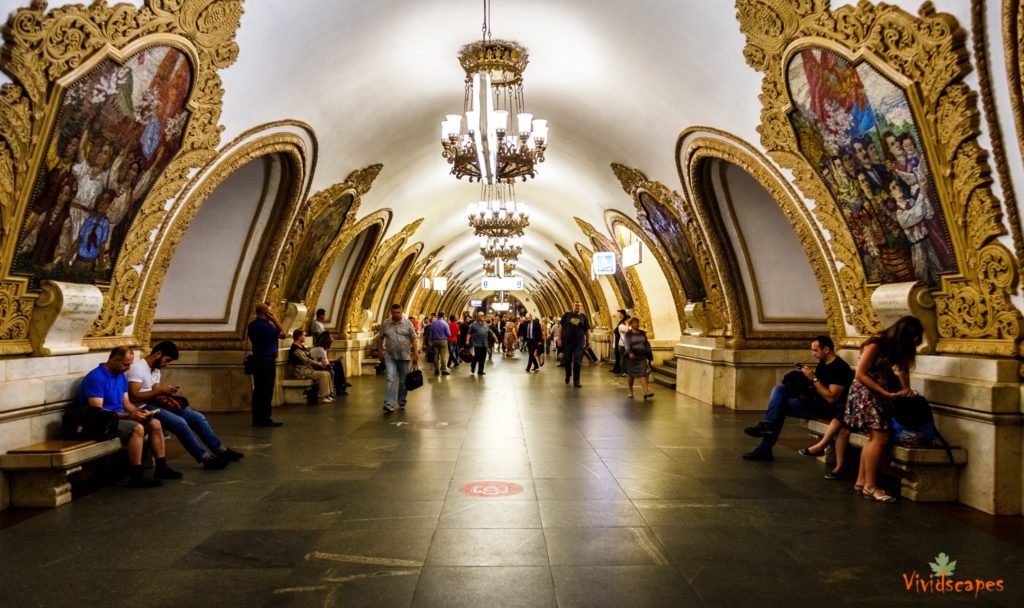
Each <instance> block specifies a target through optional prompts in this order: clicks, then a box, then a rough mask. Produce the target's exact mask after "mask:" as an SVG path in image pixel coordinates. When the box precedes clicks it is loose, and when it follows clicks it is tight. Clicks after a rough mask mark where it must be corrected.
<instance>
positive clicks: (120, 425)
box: [117, 420, 139, 443]
mask: <svg viewBox="0 0 1024 608" xmlns="http://www.w3.org/2000/svg"><path fill="white" fill-rule="evenodd" d="M137 426H139V423H138V422H136V421H135V420H118V421H117V436H118V437H120V438H121V443H128V440H129V439H131V438H132V433H134V432H135V427H137Z"/></svg>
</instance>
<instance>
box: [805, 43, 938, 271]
mask: <svg viewBox="0 0 1024 608" xmlns="http://www.w3.org/2000/svg"><path fill="white" fill-rule="evenodd" d="M787 79H788V83H789V91H790V97H791V101H792V104H793V108H794V109H793V112H792V113H791V114H790V121H791V123H792V125H793V129H794V130H795V132H796V135H797V140H798V142H799V146H800V151H801V152H802V153H803V154H804V156H805V157H806V158H807V159H808V160H809V161H810V162H811V164H812V166H814V167H815V168H816V169H817V171H818V174H819V175H820V176H821V178H822V180H823V181H824V183H825V185H826V186H827V187H828V189H829V192H830V193H831V194H832V197H833V198H834V199H835V202H836V204H837V205H838V207H839V210H840V211H841V212H842V214H843V218H844V219H845V220H846V224H847V226H848V227H849V229H850V234H851V235H852V236H853V241H854V243H855V245H856V247H857V252H858V254H859V256H860V259H861V261H862V262H863V265H864V273H865V275H866V277H867V280H868V282H870V283H899V282H904V281H914V280H918V281H923V282H925V283H927V284H928V285H931V286H937V285H938V283H939V275H941V274H942V273H946V272H955V271H956V270H957V262H956V256H955V255H954V251H953V247H952V245H951V242H950V238H949V229H948V227H947V224H946V218H945V215H944V213H943V210H942V205H941V204H940V202H939V198H938V194H937V191H936V188H935V182H934V181H933V179H932V174H931V170H930V167H929V164H928V161H927V159H926V158H925V153H924V148H923V147H922V145H921V137H920V134H919V132H918V129H917V126H916V124H915V122H914V116H913V113H912V110H911V106H910V102H909V100H908V99H907V95H906V93H905V92H904V91H903V89H901V88H900V87H898V86H897V85H896V84H894V83H893V82H891V81H890V80H889V79H887V78H886V77H885V76H883V75H882V74H881V73H880V72H878V71H877V70H876V69H875V68H874V67H872V66H871V65H870V64H868V63H867V62H863V61H862V62H860V63H859V64H856V65H854V64H851V63H850V62H848V61H847V60H846V59H844V58H842V57H840V56H839V55H837V54H835V53H833V52H830V51H826V50H822V49H818V48H807V49H803V50H801V51H800V52H798V53H796V54H795V55H794V56H793V58H792V59H791V60H790V62H789V66H788V78H787Z"/></svg>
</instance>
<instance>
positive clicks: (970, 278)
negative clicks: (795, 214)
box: [736, 0, 1021, 357]
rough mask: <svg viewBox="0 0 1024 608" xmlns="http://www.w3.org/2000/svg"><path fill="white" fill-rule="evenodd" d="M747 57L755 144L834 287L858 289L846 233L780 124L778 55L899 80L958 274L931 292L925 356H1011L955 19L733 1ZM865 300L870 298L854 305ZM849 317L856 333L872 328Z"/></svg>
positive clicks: (986, 176)
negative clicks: (806, 227)
mask: <svg viewBox="0 0 1024 608" xmlns="http://www.w3.org/2000/svg"><path fill="white" fill-rule="evenodd" d="M736 6H737V18H738V19H739V23H740V30H741V31H742V32H743V33H744V34H745V35H746V37H747V45H746V47H745V48H744V56H745V58H746V60H747V63H748V64H749V65H750V66H751V67H753V68H754V69H755V70H757V71H759V72H761V73H763V74H764V78H763V81H762V88H761V96H760V98H761V102H762V112H761V126H760V127H759V132H760V134H761V143H762V145H763V146H764V147H765V149H766V150H767V151H768V154H769V156H771V157H772V158H773V159H774V160H775V161H776V162H777V163H778V164H779V165H780V166H782V167H785V168H788V169H791V170H792V171H793V175H794V178H795V182H796V184H797V187H798V188H799V189H800V190H801V191H802V192H803V194H804V196H805V197H806V198H808V199H810V200H814V201H816V202H817V204H816V205H815V208H814V215H815V217H816V218H817V219H818V221H819V222H820V223H821V225H822V226H823V227H824V228H825V229H826V230H828V231H829V232H830V233H831V234H832V239H831V240H830V245H831V247H832V250H833V253H834V255H835V258H836V260H837V261H838V262H840V263H841V264H842V268H840V270H839V275H840V284H841V286H842V288H843V291H844V295H845V296H846V297H847V299H848V300H850V299H851V298H850V296H851V295H852V294H855V293H856V292H861V291H863V292H865V293H870V291H871V290H872V289H873V287H874V286H869V285H867V283H866V280H865V277H864V273H863V269H862V267H861V264H860V260H859V259H858V258H857V256H856V254H855V250H854V249H853V244H852V238H851V236H850V234H849V232H848V230H847V229H846V227H845V226H844V225H843V223H842V219H841V216H840V213H839V211H838V208H837V206H836V204H835V202H834V201H833V200H832V199H831V197H830V195H829V194H828V191H827V190H826V189H825V186H824V184H823V182H822V181H821V179H820V178H819V177H818V175H817V173H816V172H815V170H814V168H813V167H811V165H810V163H808V162H807V160H806V159H805V158H804V156H803V155H802V154H801V153H800V151H799V149H798V147H797V141H796V137H795V135H794V133H793V130H792V128H791V127H790V125H789V121H788V113H789V111H790V101H789V93H788V83H787V80H786V73H785V69H786V62H787V60H788V58H789V56H790V55H791V54H792V53H793V52H795V51H796V50H797V49H799V48H802V47H805V46H808V45H814V46H817V47H822V48H827V49H829V50H832V51H835V52H837V53H839V54H840V55H842V56H843V57H846V58H847V59H849V60H850V61H853V62H858V61H868V62H869V63H870V64H871V65H872V66H873V67H874V68H876V69H878V70H879V71H881V72H882V73H883V74H885V75H886V76H887V77H889V78H890V79H891V80H893V81H894V82H896V83H897V84H898V85H901V86H903V87H904V90H905V91H906V93H907V96H908V99H909V100H910V103H911V106H912V108H913V110H914V118H915V120H916V122H917V127H918V130H919V132H920V134H921V138H922V141H923V143H924V146H925V153H926V154H927V156H928V159H929V162H930V163H931V164H932V166H933V176H934V179H935V181H936V186H937V188H938V190H939V198H940V202H941V204H942V207H943V209H944V211H945V213H946V216H947V219H948V224H949V227H950V231H951V233H952V234H951V238H952V241H953V246H954V249H955V250H956V254H957V259H958V261H959V266H960V273H959V274H955V275H945V276H943V279H942V285H941V287H940V288H939V289H938V290H936V291H934V292H933V294H932V295H933V298H934V300H935V308H936V313H937V317H938V322H937V325H938V332H939V342H938V344H937V346H936V351H937V352H946V353H967V354H982V355H995V356H1007V357H1012V356H1016V355H1017V354H1018V343H1019V340H1020V334H1021V314H1020V312H1019V311H1018V310H1017V309H1016V308H1015V307H1014V305H1013V303H1012V302H1011V300H1010V295H1011V292H1012V291H1013V290H1014V289H1015V288H1016V285H1017V278H1018V277H1017V273H1018V269H1017V266H1016V262H1015V260H1014V257H1013V255H1012V254H1011V253H1010V251H1009V250H1007V249H1006V248H1005V247H1004V246H1003V245H1002V244H1000V243H999V242H998V240H997V239H998V237H999V236H1001V235H1002V234H1004V232H1005V230H1004V228H1003V225H1002V222H1001V215H1002V214H1001V210H1000V206H999V201H998V200H997V199H996V197H995V195H994V194H993V193H992V189H991V184H992V179H991V177H990V171H991V170H990V168H989V166H988V163H987V161H986V152H985V151H984V150H983V149H982V148H981V146H980V145H979V143H978V137H979V135H980V128H979V111H978V108H977V95H976V94H975V93H974V91H972V90H971V89H970V88H969V87H968V86H967V85H966V84H965V83H964V82H963V79H964V77H965V76H966V74H967V73H968V72H969V71H970V65H969V62H968V56H967V50H966V48H965V46H964V39H965V33H964V32H963V30H962V29H961V27H960V26H959V24H958V23H957V21H956V19H955V18H953V17H952V16H951V15H948V14H945V13H937V12H936V11H935V9H934V7H933V6H932V4H931V3H930V2H925V3H924V4H923V5H922V7H921V9H920V11H919V15H918V16H914V15H911V14H909V13H907V12H905V11H903V10H902V9H900V8H898V7H894V6H891V5H887V4H883V3H879V4H871V3H869V2H867V1H866V0H862V1H861V2H860V3H858V4H857V5H856V6H842V7H840V8H838V9H836V10H834V11H833V10H832V9H831V7H830V2H829V1H828V0H806V1H804V2H800V3H793V2H790V1H788V0H737V2H736ZM866 305H867V306H870V302H866ZM871 312H872V314H871V315H860V317H859V319H858V317H853V318H852V319H851V320H853V321H855V322H857V323H856V325H855V327H856V329H857V331H859V332H861V333H869V332H870V331H872V330H875V329H877V325H875V324H872V323H867V322H865V321H866V320H868V319H870V317H871V316H873V311H871Z"/></svg>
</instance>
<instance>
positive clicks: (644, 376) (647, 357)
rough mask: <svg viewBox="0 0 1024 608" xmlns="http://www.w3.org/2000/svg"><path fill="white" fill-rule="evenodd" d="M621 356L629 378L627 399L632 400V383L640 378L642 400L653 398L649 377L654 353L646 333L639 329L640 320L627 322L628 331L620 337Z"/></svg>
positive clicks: (635, 319)
mask: <svg viewBox="0 0 1024 608" xmlns="http://www.w3.org/2000/svg"><path fill="white" fill-rule="evenodd" d="M622 347H623V354H624V355H625V360H624V363H625V365H624V367H625V369H626V375H627V376H628V377H629V398H630V399H632V398H633V382H634V381H635V380H636V379H637V378H640V384H641V385H642V386H643V388H644V400H645V401H646V400H647V399H650V398H651V397H653V396H654V393H652V392H651V386H650V381H649V378H650V375H651V364H650V362H651V360H653V359H654V351H652V350H651V343H650V341H649V340H648V339H647V332H645V331H644V330H642V329H640V320H639V319H637V318H636V317H633V318H631V319H630V320H629V331H627V332H626V333H625V334H623V336H622Z"/></svg>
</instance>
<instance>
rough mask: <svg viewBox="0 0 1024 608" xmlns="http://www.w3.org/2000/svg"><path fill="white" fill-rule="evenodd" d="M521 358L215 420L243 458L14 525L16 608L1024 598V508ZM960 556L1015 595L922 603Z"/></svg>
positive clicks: (9, 533)
mask: <svg viewBox="0 0 1024 608" xmlns="http://www.w3.org/2000/svg"><path fill="white" fill-rule="evenodd" d="M523 367H524V364H523V361H522V360H521V359H519V358H516V359H515V360H513V361H499V360H498V358H497V357H496V358H495V360H494V363H493V364H492V365H491V366H490V367H489V368H488V373H487V375H486V376H484V377H479V376H469V374H468V371H469V370H468V369H467V366H465V365H463V366H462V367H461V368H459V369H458V370H456V371H455V372H454V373H453V374H452V375H451V376H448V377H442V378H440V379H435V378H434V377H433V375H431V374H428V375H427V384H426V386H425V387H424V388H422V389H420V390H418V391H416V392H414V393H412V394H411V395H410V400H409V408H408V411H407V412H404V413H403V412H396V413H395V414H392V415H390V416H387V417H385V416H383V415H382V412H381V410H380V405H381V401H382V394H383V378H382V377H379V376H378V377H373V376H364V377H361V378H356V379H354V384H355V386H354V387H353V388H352V389H350V393H351V394H350V396H348V397H346V398H342V400H340V401H339V402H338V403H337V404H336V405H334V406H310V407H302V406H292V407H288V408H285V409H279V410H278V411H277V412H276V413H275V417H276V418H277V419H278V420H281V421H283V422H284V423H285V426H283V427H281V428H277V429H263V428H261V429H252V428H250V427H249V426H248V425H247V422H248V416H247V415H211V416H210V419H211V420H212V422H213V424H214V426H215V428H216V429H217V430H218V431H219V432H220V434H221V435H222V436H223V437H224V438H225V439H226V440H227V442H228V443H229V445H231V446H233V447H235V448H237V449H239V450H242V451H244V452H245V453H246V454H247V456H246V458H245V460H244V461H243V462H241V463H239V464H235V465H232V466H231V467H230V468H229V469H227V470H225V471H211V472H204V471H202V470H200V469H199V468H198V466H197V465H196V464H194V463H193V462H191V460H189V459H187V458H186V457H179V458H176V459H174V460H173V461H172V464H174V466H177V467H178V468H180V469H182V470H184V471H185V473H186V477H185V479H184V480H183V481H180V482H169V483H167V484H166V485H165V486H164V487H162V488H157V489H151V490H131V489H128V488H126V487H124V483H123V481H122V482H118V483H115V484H113V485H108V486H106V487H103V488H100V489H98V490H95V491H92V492H90V493H88V494H86V495H84V496H82V497H80V498H77V499H76V500H75V501H74V502H73V503H72V504H70V505H67V506H64V507H61V508H59V509H56V510H52V511H44V512H40V513H22V514H21V515H20V516H19V514H18V513H14V514H12V513H11V512H5V513H4V515H5V516H6V521H7V524H8V525H6V527H4V529H2V530H0V606H3V607H5V608H14V607H20V606H99V605H107V606H129V605H138V606H146V607H150V606H196V607H206V606H216V607H223V608H227V607H235V606H531V607H542V606H556V605H557V606H776V605H786V606H789V607H793V606H835V605H864V606H867V605H874V606H889V605H894V604H907V605H919V604H922V603H924V604H927V605H932V604H948V603H956V604H960V603H968V604H971V603H977V602H981V603H983V604H987V603H995V604H998V605H1006V606H1020V605H1024V576H1022V573H1024V567H1022V565H1024V559H1022V558H1024V549H1022V547H1024V540H1022V539H1024V534H1022V532H1021V530H1022V528H1021V523H1020V522H1021V518H1019V517H1017V518H1009V519H1005V518H1004V519H1000V518H990V517H988V516H985V515H981V514H978V513H977V512H974V511H971V510H970V509H966V508H965V507H952V508H951V507H936V506H927V505H921V504H915V503H912V502H909V501H900V502H899V503H898V504H895V505H883V504H878V503H872V502H868V501H865V500H863V499H861V498H857V497H855V496H854V494H853V492H852V491H851V482H848V481H839V482H836V481H827V480H825V479H823V477H822V474H823V473H824V469H822V467H821V465H819V464H818V463H816V462H814V461H813V460H810V459H807V458H804V457H801V456H799V455H798V454H796V452H795V448H796V447H800V446H802V445H805V444H806V443H807V442H806V440H805V439H804V436H803V434H802V433H801V430H800V429H799V427H798V426H796V425H795V424H793V425H792V426H790V427H788V429H787V433H786V435H785V439H784V441H783V443H784V445H780V446H779V447H778V448H777V449H776V460H775V462H773V463H760V462H745V461H743V460H741V459H740V454H741V453H742V452H744V451H747V450H748V449H750V448H751V446H752V445H753V441H752V440H751V439H750V438H748V437H746V436H745V435H744V434H743V432H742V428H743V427H744V426H747V425H749V424H751V423H752V422H754V421H755V420H756V419H757V415H756V414H750V413H747V414H735V413H732V412H729V411H727V410H724V409H711V408H707V407H701V406H697V405H692V404H688V403H685V402H684V400H683V399H682V397H679V396H677V395H676V394H675V393H673V392H670V391H667V390H665V389H662V388H660V387H658V388H656V389H655V392H656V393H657V394H656V397H655V398H654V399H653V400H652V401H651V402H648V403H644V402H643V401H642V400H639V399H636V400H632V401H630V400H627V399H626V397H625V389H624V379H623V378H619V377H617V376H614V375H613V374H611V373H609V372H608V368H607V367H606V366H597V367H588V368H586V369H585V370H584V378H583V384H584V386H583V388H581V389H575V388H573V387H571V386H566V385H564V384H563V383H562V378H561V375H560V373H559V372H561V370H560V369H557V368H554V367H553V366H552V365H551V364H550V363H549V365H548V366H546V367H544V368H543V370H542V372H541V373H538V374H529V375H528V374H525V373H524V372H523ZM474 482H492V483H474ZM512 484H514V485H512ZM509 488H511V489H509ZM516 488H519V491H518V492H517V493H513V492H515V491H516ZM474 489H475V490H476V492H477V493H478V494H477V495H474V494H473V491H474ZM506 492H507V493H506ZM479 493H483V494H484V495H483V496H481V495H479ZM489 494H497V495H489ZM12 517H14V518H15V520H16V523H13V524H11V523H10V522H11V521H12ZM0 521H4V520H0ZM940 553H946V554H947V555H948V556H949V559H950V560H955V561H956V566H955V573H954V579H955V580H968V579H987V580H993V581H994V580H997V579H1003V580H1004V583H1003V587H1004V591H1003V592H1001V593H1000V592H995V591H993V592H982V593H981V596H980V597H979V598H975V596H974V594H973V593H960V594H936V593H915V592H914V591H908V590H907V585H906V582H905V577H913V576H914V573H915V572H916V573H918V574H919V575H920V576H922V577H923V578H924V580H926V581H927V579H928V575H929V573H930V569H929V562H934V561H936V557H937V556H938V555H939V554H940Z"/></svg>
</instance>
